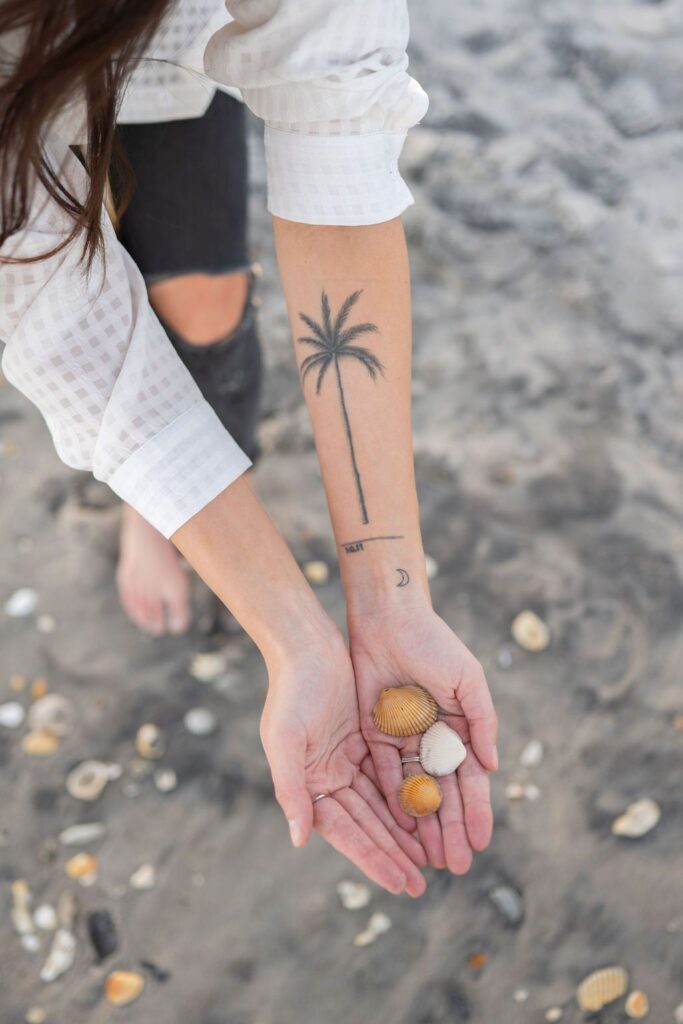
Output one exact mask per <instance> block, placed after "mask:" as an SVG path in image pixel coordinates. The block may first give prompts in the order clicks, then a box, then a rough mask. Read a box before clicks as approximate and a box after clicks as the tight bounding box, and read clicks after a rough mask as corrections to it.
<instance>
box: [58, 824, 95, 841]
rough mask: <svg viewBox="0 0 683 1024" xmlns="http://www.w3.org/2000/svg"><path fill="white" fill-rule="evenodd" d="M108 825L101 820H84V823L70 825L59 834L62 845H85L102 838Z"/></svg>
mask: <svg viewBox="0 0 683 1024" xmlns="http://www.w3.org/2000/svg"><path fill="white" fill-rule="evenodd" d="M105 832H106V826H105V825H103V824H102V823H101V822H99V821H89V822H84V823H83V824H82V825H69V826H67V828H65V829H63V830H62V831H61V832H60V833H59V836H58V839H59V841H60V843H61V844H62V846H85V845H86V844H87V843H94V842H96V841H97V840H98V839H101V838H102V837H103V835H104V833H105Z"/></svg>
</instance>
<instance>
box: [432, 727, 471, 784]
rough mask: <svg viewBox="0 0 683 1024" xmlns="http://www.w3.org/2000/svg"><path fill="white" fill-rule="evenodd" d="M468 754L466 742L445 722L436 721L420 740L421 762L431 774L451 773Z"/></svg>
mask: <svg viewBox="0 0 683 1024" xmlns="http://www.w3.org/2000/svg"><path fill="white" fill-rule="evenodd" d="M466 756H467V751H466V750H465V744H464V743H463V742H462V740H461V739H460V737H459V736H458V734H457V732H455V730H454V729H451V728H450V726H448V725H446V723H445V722H434V725H431V726H430V727H429V729H427V731H426V733H425V734H424V736H423V737H422V739H421V740H420V764H421V765H422V767H423V768H424V770H425V771H426V772H427V773H428V774H429V775H450V774H451V772H454V771H455V769H456V768H457V767H458V766H459V765H461V764H462V762H463V761H464V760H465V757H466Z"/></svg>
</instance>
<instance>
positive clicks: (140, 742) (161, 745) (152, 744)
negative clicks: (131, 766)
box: [135, 722, 166, 761]
mask: <svg viewBox="0 0 683 1024" xmlns="http://www.w3.org/2000/svg"><path fill="white" fill-rule="evenodd" d="M135 749H136V750H137V752H138V754H139V755H140V757H144V758H145V759H146V760H148V761H156V760H157V759H158V758H160V757H162V756H163V754H164V751H165V750H166V740H165V739H164V734H163V733H162V731H161V729H160V728H159V726H158V725H154V724H153V723H152V722H146V723H145V724H144V725H141V726H140V728H139V729H138V731H137V735H136V737H135Z"/></svg>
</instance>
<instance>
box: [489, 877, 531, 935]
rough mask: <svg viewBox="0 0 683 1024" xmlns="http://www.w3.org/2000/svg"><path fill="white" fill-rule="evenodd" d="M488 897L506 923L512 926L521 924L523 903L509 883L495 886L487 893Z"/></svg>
mask: <svg viewBox="0 0 683 1024" xmlns="http://www.w3.org/2000/svg"><path fill="white" fill-rule="evenodd" d="M489 899H490V900H491V902H492V903H493V905H494V907H495V908H496V910H497V911H498V912H499V913H500V915H501V916H502V917H503V918H504V919H505V920H506V921H507V923H508V924H510V925H512V926H513V927H516V926H517V925H519V924H521V922H522V920H523V918H524V903H523V902H522V897H521V896H520V894H519V893H518V892H517V890H516V889H513V888H512V886H511V885H497V886H495V888H493V889H491V891H490V893H489Z"/></svg>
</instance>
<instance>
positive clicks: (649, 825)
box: [612, 797, 662, 839]
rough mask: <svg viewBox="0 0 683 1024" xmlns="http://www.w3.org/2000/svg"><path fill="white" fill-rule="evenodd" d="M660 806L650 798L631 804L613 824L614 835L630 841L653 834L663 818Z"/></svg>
mask: <svg viewBox="0 0 683 1024" xmlns="http://www.w3.org/2000/svg"><path fill="white" fill-rule="evenodd" d="M661 813H662V812H661V810H660V807H659V804H658V803H657V802H656V801H655V800H652V799H651V798H650V797H645V798H644V799H642V800H636V801H635V803H632V804H629V806H628V807H627V808H626V810H625V811H624V813H623V814H621V815H620V816H619V817H618V818H617V819H616V820H615V821H613V822H612V833H613V834H614V835H615V836H625V837H626V838H628V839H639V838H640V837H641V836H644V835H646V834H647V833H648V832H651V831H652V829H653V828H654V827H655V825H656V824H657V822H658V821H659V819H660V817H661Z"/></svg>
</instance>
